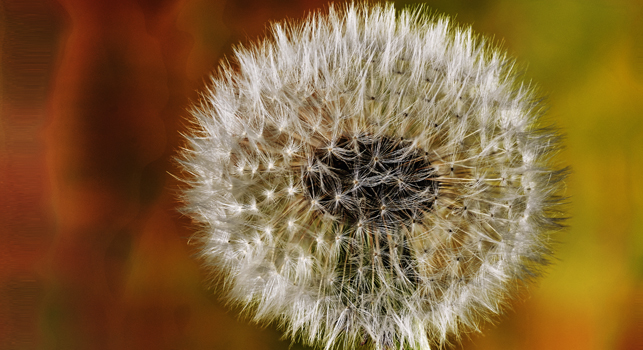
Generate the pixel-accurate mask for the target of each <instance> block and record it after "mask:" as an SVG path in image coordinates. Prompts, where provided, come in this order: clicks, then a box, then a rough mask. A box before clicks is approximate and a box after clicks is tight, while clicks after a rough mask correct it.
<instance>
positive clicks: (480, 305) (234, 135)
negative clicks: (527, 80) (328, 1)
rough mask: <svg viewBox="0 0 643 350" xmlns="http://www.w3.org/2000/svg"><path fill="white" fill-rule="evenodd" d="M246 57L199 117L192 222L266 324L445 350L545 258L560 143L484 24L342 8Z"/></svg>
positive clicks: (190, 150)
mask: <svg viewBox="0 0 643 350" xmlns="http://www.w3.org/2000/svg"><path fill="white" fill-rule="evenodd" d="M235 60H236V62H237V65H236V66H234V67H233V66H232V65H230V64H225V65H223V67H222V68H221V69H220V71H219V74H218V75H217V77H215V78H213V79H212V81H211V85H210V86H209V88H208V89H207V92H205V93H204V94H203V95H202V100H201V103H200V104H198V105H197V106H195V107H194V108H193V110H192V114H193V117H194V124H193V127H192V129H191V130H190V133H189V134H188V135H187V136H186V140H187V146H186V148H185V150H184V151H183V153H182V156H181V159H180V162H181V165H182V167H183V169H184V174H185V175H184V179H185V180H184V181H185V183H186V186H185V188H184V189H183V192H182V200H183V201H184V207H183V209H182V210H183V212H184V213H186V214H187V215H189V216H191V217H192V218H193V219H194V220H195V222H197V223H198V224H199V225H200V230H199V232H198V234H197V236H196V237H198V239H199V241H200V243H201V244H202V248H203V250H202V256H203V258H204V261H205V262H206V264H208V266H210V267H211V268H212V269H213V270H215V271H217V272H219V273H220V274H221V275H222V276H223V277H222V280H223V281H224V283H223V286H224V288H225V290H226V293H227V294H226V295H227V298H229V300H231V301H233V302H236V303H239V304H240V305H243V306H244V307H245V308H246V310H248V311H249V312H250V313H251V315H252V316H253V317H254V319H255V320H257V321H261V322H266V323H267V322H277V323H279V324H281V325H282V326H283V328H284V329H285V330H286V333H287V334H289V335H291V336H292V337H294V338H299V339H301V340H302V341H303V342H304V343H307V344H312V345H316V346H320V347H322V348H327V349H328V348H334V347H338V348H352V347H354V346H358V345H360V344H361V345H362V346H366V347H372V348H375V349H394V348H395V349H403V348H412V349H429V348H432V347H434V346H441V345H443V344H445V343H447V342H448V341H449V339H451V338H456V339H457V337H458V335H459V334H461V333H462V332H465V331H468V330H476V329H478V328H479V323H480V322H481V321H483V320H485V319H488V318H489V317H490V316H493V315H495V314H498V313H499V312H500V311H501V305H502V304H503V303H504V302H505V301H506V299H507V297H508V296H510V295H511V293H512V292H513V291H514V290H515V289H516V286H517V285H520V284H522V283H523V282H524V281H526V280H529V279H530V278H532V277H534V276H537V275H538V274H539V272H540V271H541V269H542V267H543V266H544V265H545V264H546V262H547V257H548V256H549V254H550V245H549V243H548V242H549V241H550V236H551V233H552V232H554V231H556V230H558V229H560V227H561V221H562V220H563V219H562V216H563V214H562V213H561V211H560V209H559V206H560V201H561V199H560V197H559V196H558V195H557V193H558V192H559V187H560V184H561V180H562V179H564V176H565V170H564V169H562V170H561V169H558V170H556V169H554V168H553V166H552V165H551V164H550V163H551V157H552V155H553V154H554V153H555V151H557V149H558V136H557V135H556V133H555V132H554V131H552V130H551V129H547V128H543V127H542V126H541V125H540V122H539V117H540V115H541V114H542V106H541V105H540V104H539V103H538V100H537V96H535V94H534V92H533V89H531V88H529V87H528V86H526V85H523V84H521V83H520V82H519V81H517V80H516V77H515V74H514V73H513V70H512V69H513V68H512V66H513V63H512V62H513V61H512V60H510V59H508V58H507V57H506V56H505V54H504V53H503V52H501V51H498V50H497V49H495V48H493V47H491V46H490V45H488V44H487V43H485V42H484V40H483V39H481V38H479V37H476V36H475V35H474V34H472V33H471V31H470V30H469V29H462V28H458V27H455V26H452V25H451V24H449V19H448V18H446V17H425V16H424V15H422V14H421V12H420V11H419V10H418V11H408V10H404V11H401V12H398V13H397V14H396V12H395V9H394V8H393V7H392V6H391V5H348V6H346V7H342V8H341V9H337V8H335V7H333V6H331V7H330V9H329V11H328V12H327V13H325V14H314V15H311V16H310V17H309V18H308V19H307V20H305V21H303V22H297V23H293V22H291V23H284V24H275V25H274V26H273V28H272V36H271V37H270V38H267V39H263V40H261V41H259V42H258V43H256V44H254V45H253V46H251V47H248V48H238V49H237V51H236V57H235Z"/></svg>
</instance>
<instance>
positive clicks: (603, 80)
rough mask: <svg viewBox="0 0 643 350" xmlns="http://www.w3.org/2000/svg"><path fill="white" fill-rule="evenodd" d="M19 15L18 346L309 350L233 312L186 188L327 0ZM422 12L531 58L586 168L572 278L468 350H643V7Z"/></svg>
mask: <svg viewBox="0 0 643 350" xmlns="http://www.w3.org/2000/svg"><path fill="white" fill-rule="evenodd" d="M0 3H1V7H0V43H1V45H2V46H1V47H2V49H1V50H2V51H1V56H0V79H1V84H0V117H1V119H0V235H1V237H0V349H224V350H226V349H307V348H306V347H304V346H302V345H301V344H299V343H294V345H292V346H291V345H290V344H291V343H290V341H288V340H280V332H279V331H278V330H277V329H276V328H275V327H272V326H268V327H261V326H257V325H255V324H252V323H251V322H249V321H248V320H247V319H245V318H243V317H240V316H238V311H239V310H236V309H231V308H228V307H226V306H225V305H224V303H222V302H221V300H220V299H219V298H218V297H217V295H216V294H215V291H214V290H213V289H212V284H211V283H210V282H208V281H209V276H208V275H207V272H206V271H203V270H202V269H201V268H200V265H199V262H198V261H196V260H195V259H194V253H195V251H196V247H195V246H193V245H190V242H189V239H190V235H191V229H190V221H189V220H188V219H187V218H185V217H181V216H180V215H179V214H177V212H176V207H177V202H176V199H175V194H176V188H177V185H178V183H177V181H176V180H175V179H173V178H172V176H171V175H170V174H172V173H177V168H176V164H174V162H173V160H172V157H173V156H174V155H175V154H176V152H177V148H178V147H179V146H180V144H181V138H180V135H179V132H180V131H181V130H183V129H184V124H185V122H184V118H185V117H186V116H187V112H186V108H187V107H188V106H189V105H190V103H191V101H195V100H197V98H198V95H197V93H196V91H197V90H198V89H200V88H202V87H203V85H204V79H207V76H208V74H209V73H210V72H211V71H212V70H213V69H214V68H215V67H216V66H217V65H218V62H219V60H221V59H222V58H224V57H226V56H229V55H231V54H232V52H233V48H234V46H235V45H237V43H242V44H243V43H248V42H249V41H252V40H255V39H256V38H257V37H258V36H262V35H264V33H265V29H266V25H267V24H268V23H269V22H270V21H273V20H282V19H285V18H300V17H302V16H303V15H305V14H306V13H307V12H308V11H310V10H315V9H318V8H323V7H325V6H326V1H325V0H301V1H296V0H283V1H278V0H263V1H262V0H243V1H232V0H230V1H221V0H109V1H108V0H103V1H100V0H93V1H87V0H58V1H56V0H2V1H1V2H0ZM415 3H420V2H414V1H397V2H396V6H398V7H403V6H405V5H410V4H415ZM421 3H423V4H425V5H426V6H427V8H429V9H431V11H436V12H439V13H445V14H447V15H450V16H452V17H454V18H455V20H456V21H457V22H459V23H462V24H471V25H472V26H473V29H474V31H476V32H478V33H481V34H483V35H485V36H487V37H490V38H493V39H494V40H495V41H496V42H500V43H501V44H502V46H503V47H504V48H505V49H506V50H507V51H508V52H509V53H510V54H511V55H512V56H514V57H516V58H517V59H518V62H519V63H520V65H521V67H523V68H525V74H524V75H525V79H526V80H533V81H534V82H536V83H537V84H538V85H539V86H540V90H541V92H542V93H543V95H545V96H546V98H547V103H548V105H549V106H550V109H549V112H548V115H547V120H548V121H550V122H552V123H555V124H556V125H558V126H559V127H560V128H562V129H563V131H564V132H565V133H566V135H567V138H566V149H565V150H564V151H563V152H562V153H561V154H560V155H559V156H558V158H557V160H558V161H560V162H561V163H562V164H569V165H571V168H572V170H573V173H572V175H571V176H570V177H569V179H568V180H567V189H566V194H567V195H569V196H571V197H572V200H571V204H570V216H571V219H570V220H569V225H570V228H569V229H568V230H567V231H566V232H564V233H562V234H560V235H559V236H558V237H557V238H558V240H559V241H560V244H559V245H558V248H557V253H556V261H555V263H554V264H553V266H551V267H550V268H549V269H548V272H547V274H546V276H544V278H542V279H540V280H539V282H538V283H537V284H534V285H532V286H530V287H529V288H528V290H527V291H526V292H525V293H523V294H521V295H520V296H518V298H516V300H515V301H514V302H513V303H512V309H511V310H508V311H507V312H506V313H505V314H504V315H503V316H501V317H498V318H497V319H496V322H495V324H485V325H483V328H482V331H483V332H482V333H474V334H470V335H469V336H468V337H466V338H465V339H464V340H463V342H462V344H460V345H458V346H456V347H455V348H457V349H566V350H567V349H583V350H586V349H628V350H629V349H641V348H643V203H642V202H643V2H640V1H638V0H563V1H561V0H541V1H516V0H478V1H464V0H456V1H453V0H451V1H448V0H442V1H437V0H436V1H426V2H421ZM637 174H638V175H637ZM637 179H639V180H637Z"/></svg>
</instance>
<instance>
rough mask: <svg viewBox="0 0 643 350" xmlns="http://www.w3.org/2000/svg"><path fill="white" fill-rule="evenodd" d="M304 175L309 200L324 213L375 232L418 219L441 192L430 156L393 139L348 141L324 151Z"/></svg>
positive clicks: (402, 141)
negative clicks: (358, 223)
mask: <svg viewBox="0 0 643 350" xmlns="http://www.w3.org/2000/svg"><path fill="white" fill-rule="evenodd" d="M309 165H310V167H309ZM302 172H303V180H304V185H305V186H304V187H305V190H306V192H307V195H308V197H309V198H310V199H311V200H316V201H317V203H318V204H319V206H320V207H321V210H323V211H324V212H326V213H328V214H331V215H333V216H338V217H339V218H341V219H344V220H346V221H348V222H362V223H363V224H364V225H368V226H370V227H371V228H374V227H377V228H380V229H390V228H393V227H396V226H399V225H403V224H404V225H406V224H409V223H410V222H411V221H412V220H416V219H418V218H419V217H421V216H422V213H423V212H426V211H428V210H430V209H431V207H432V206H433V202H434V200H435V195H436V193H437V190H438V182H437V180H436V176H437V175H436V172H435V169H434V168H433V167H432V166H431V163H430V162H429V159H428V158H427V156H426V152H424V151H423V150H421V149H419V148H416V147H413V145H412V144H411V142H409V141H405V140H402V139H394V138H391V137H387V136H381V137H372V136H370V135H362V136H359V137H352V136H350V137H349V136H342V137H340V138H338V139H336V140H335V141H334V143H331V144H328V145H326V147H322V148H320V149H318V150H317V151H316V152H315V155H314V159H312V163H311V164H307V165H306V166H304V167H303V168H302Z"/></svg>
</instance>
